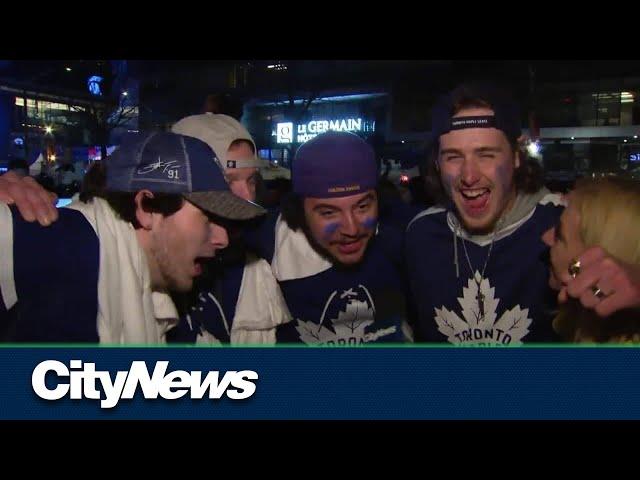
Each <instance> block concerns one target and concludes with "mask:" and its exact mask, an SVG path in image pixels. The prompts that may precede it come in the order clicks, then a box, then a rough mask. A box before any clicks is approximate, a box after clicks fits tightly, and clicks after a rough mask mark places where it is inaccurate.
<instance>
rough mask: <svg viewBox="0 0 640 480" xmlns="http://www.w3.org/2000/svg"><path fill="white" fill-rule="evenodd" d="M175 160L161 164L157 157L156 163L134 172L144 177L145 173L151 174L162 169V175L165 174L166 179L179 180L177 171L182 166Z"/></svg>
mask: <svg viewBox="0 0 640 480" xmlns="http://www.w3.org/2000/svg"><path fill="white" fill-rule="evenodd" d="M177 163H178V162H177V161H176V160H170V161H168V162H163V161H162V160H161V159H160V157H158V161H157V162H154V163H150V164H149V165H145V166H144V167H142V168H139V169H138V171H137V172H136V173H137V174H138V175H145V174H147V173H151V172H153V171H155V170H159V169H162V173H166V174H167V177H168V178H172V179H177V178H180V177H179V176H178V169H179V168H182V165H178V164H177Z"/></svg>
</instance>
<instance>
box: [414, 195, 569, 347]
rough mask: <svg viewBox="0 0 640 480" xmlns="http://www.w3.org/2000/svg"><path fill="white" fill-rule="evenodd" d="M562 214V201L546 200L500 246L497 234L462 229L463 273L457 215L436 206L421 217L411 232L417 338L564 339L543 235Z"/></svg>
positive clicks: (482, 341)
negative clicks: (465, 234)
mask: <svg viewBox="0 0 640 480" xmlns="http://www.w3.org/2000/svg"><path fill="white" fill-rule="evenodd" d="M561 213H562V207H560V206H557V205H554V204H552V203H545V204H542V203H539V204H538V205H536V206H535V208H534V209H533V210H532V213H530V214H529V215H530V216H529V217H528V218H524V219H523V220H524V221H523V222H516V223H517V225H514V226H513V228H511V229H509V231H506V232H505V234H504V235H498V236H497V237H496V239H495V241H494V243H493V247H491V241H485V242H482V245H479V244H477V243H474V241H472V240H470V239H463V238H462V237H461V236H456V237H455V239H456V242H457V257H458V269H459V275H458V276H456V267H455V263H454V259H455V256H456V253H455V251H454V245H453V239H454V235H453V231H454V230H453V228H454V227H453V226H452V221H451V220H450V219H449V218H448V217H449V215H452V214H451V213H448V212H447V211H446V210H445V209H437V208H434V209H430V210H428V211H427V212H425V213H424V214H421V215H420V216H418V217H417V218H416V219H415V220H414V221H413V222H412V223H411V224H410V225H409V227H408V230H407V235H406V259H407V265H408V274H409V282H410V285H411V288H412V291H413V299H415V300H414V301H415V302H416V309H417V316H418V320H417V324H416V325H415V327H414V334H415V337H416V340H417V341H426V342H446V341H448V342H450V343H453V344H474V345H519V344H520V343H522V342H550V341H557V340H558V337H557V336H556V334H555V333H554V332H553V329H552V326H551V321H552V317H553V313H554V310H555V308H556V295H557V293H556V292H554V291H553V290H552V289H551V288H550V287H549V285H548V281H549V253H548V250H549V249H548V247H547V246H546V245H545V244H544V243H543V242H542V239H541V236H542V234H543V233H544V232H545V231H546V230H548V229H549V228H550V227H552V226H554V225H556V224H557V222H558V219H559V216H560V214H561ZM462 242H464V245H463V243H462ZM465 249H466V252H465ZM490 249H491V250H492V251H491V253H490V255H489V250H490ZM467 255H468V259H467ZM487 257H488V260H487ZM485 262H486V269H485V271H484V275H482V270H483V269H484V268H485V267H484V265H485Z"/></svg>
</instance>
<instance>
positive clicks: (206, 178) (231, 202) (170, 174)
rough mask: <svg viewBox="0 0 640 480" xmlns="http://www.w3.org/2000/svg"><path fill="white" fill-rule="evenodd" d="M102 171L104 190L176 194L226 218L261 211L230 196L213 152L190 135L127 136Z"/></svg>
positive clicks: (144, 134)
mask: <svg viewBox="0 0 640 480" xmlns="http://www.w3.org/2000/svg"><path fill="white" fill-rule="evenodd" d="M106 167H107V168H106V177H107V178H106V189H107V190H109V191H117V192H137V191H140V190H144V189H146V190H149V191H151V192H158V193H175V194H180V195H182V196H183V197H184V198H186V199H187V200H188V201H190V202H191V203H193V204H194V205H196V206H197V207H198V208H200V209H202V210H204V211H205V212H208V213H212V214H214V215H217V216H220V217H223V218H227V219H230V220H247V219H250V218H254V217H256V216H258V215H262V214H263V213H266V211H265V210H264V209H263V208H262V207H260V206H259V205H256V204H255V203H253V202H249V201H247V200H244V199H242V198H240V197H238V196H237V195H234V194H233V193H232V192H231V190H230V189H229V185H228V184H227V182H226V180H225V178H224V173H223V170H222V167H221V166H220V162H219V160H218V158H217V156H216V154H215V152H214V151H213V150H212V149H211V147H209V145H207V144H206V143H204V142H203V141H201V140H198V139H197V138H194V137H187V136H184V135H178V134H176V133H170V132H152V133H129V134H127V135H125V136H124V137H123V140H122V143H121V144H120V146H119V147H118V148H117V149H116V150H115V151H114V152H113V153H112V154H111V156H110V157H108V158H107V163H106Z"/></svg>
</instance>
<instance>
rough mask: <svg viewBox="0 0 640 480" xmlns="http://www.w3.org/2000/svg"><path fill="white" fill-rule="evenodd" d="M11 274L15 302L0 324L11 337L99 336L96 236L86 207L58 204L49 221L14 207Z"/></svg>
mask: <svg viewBox="0 0 640 480" xmlns="http://www.w3.org/2000/svg"><path fill="white" fill-rule="evenodd" d="M11 213H12V224H11V225H5V224H2V225H0V228H3V229H4V228H12V233H13V245H12V248H13V267H14V268H13V279H14V281H15V293H16V295H17V303H15V305H13V306H11V308H10V309H8V310H7V308H6V305H5V304H4V301H5V300H7V298H6V297H7V292H4V291H3V292H2V298H3V301H2V302H0V326H1V331H2V336H3V340H4V341H9V342H98V340H99V338H98V331H97V322H96V318H97V314H98V271H99V264H100V247H99V242H98V237H97V235H96V233H95V231H94V230H93V228H92V227H91V225H90V224H89V222H88V221H87V219H86V218H85V217H84V215H82V213H80V212H78V211H75V210H69V209H66V208H65V209H60V210H59V219H58V221H57V222H55V223H53V224H52V225H51V226H49V227H42V226H40V225H38V224H37V223H29V222H26V221H24V220H23V219H22V216H21V215H20V213H19V212H18V211H17V210H16V209H15V208H14V207H12V208H11Z"/></svg>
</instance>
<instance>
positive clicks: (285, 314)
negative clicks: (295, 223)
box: [169, 113, 290, 344]
mask: <svg viewBox="0 0 640 480" xmlns="http://www.w3.org/2000/svg"><path fill="white" fill-rule="evenodd" d="M171 130H172V131H173V132H175V133H180V134H183V135H189V136H191V137H195V138H198V139H200V140H202V141H204V142H206V143H207V144H209V146H211V147H212V148H213V149H214V151H216V152H220V154H219V155H220V158H219V160H220V163H221V165H222V167H223V168H224V172H225V178H226V180H227V182H228V183H229V187H230V189H231V191H232V192H233V193H235V194H236V195H238V196H239V197H241V198H244V199H245V200H249V201H252V202H253V201H255V199H256V183H257V178H258V167H259V166H260V163H261V161H260V160H259V159H258V157H257V156H256V145H255V143H254V141H253V139H252V138H251V135H250V134H249V132H248V131H247V130H246V129H245V128H244V127H243V126H242V124H241V123H240V122H238V121H237V120H235V119H234V118H232V117H229V116H227V115H222V114H212V113H205V114H202V115H192V116H190V117H186V118H183V119H182V120H179V121H178V122H177V123H176V124H174V125H173V127H172V129H171ZM234 240H235V241H233V242H232V243H231V245H230V248H229V249H227V250H225V251H224V252H223V254H222V255H220V256H219V258H216V259H215V260H214V262H213V263H212V262H209V263H210V266H211V267H212V268H210V269H209V270H208V271H207V272H206V273H205V275H203V276H202V277H201V278H200V279H199V280H198V282H197V284H196V288H195V289H194V290H193V291H192V292H190V293H189V294H186V295H184V296H183V297H182V298H181V299H179V301H178V302H177V303H179V305H180V307H181V321H180V323H179V325H178V326H177V327H176V328H175V329H174V330H172V331H171V332H170V334H169V340H170V341H174V342H197V343H218V342H222V343H244V344H246V343H253V344H265V343H266V344H270V343H275V341H276V334H275V332H276V327H277V326H278V325H280V324H282V323H284V322H288V321H289V320H290V315H289V311H288V309H287V305H286V303H285V301H284V298H283V296H282V292H281V291H280V288H279V286H278V283H277V282H276V280H275V278H274V276H273V274H272V272H271V268H270V266H269V264H268V263H267V262H266V261H264V260H262V259H259V258H257V257H256V256H254V255H252V254H250V253H248V252H246V251H245V249H244V246H243V244H242V241H241V240H242V239H241V238H236V239H234Z"/></svg>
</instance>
